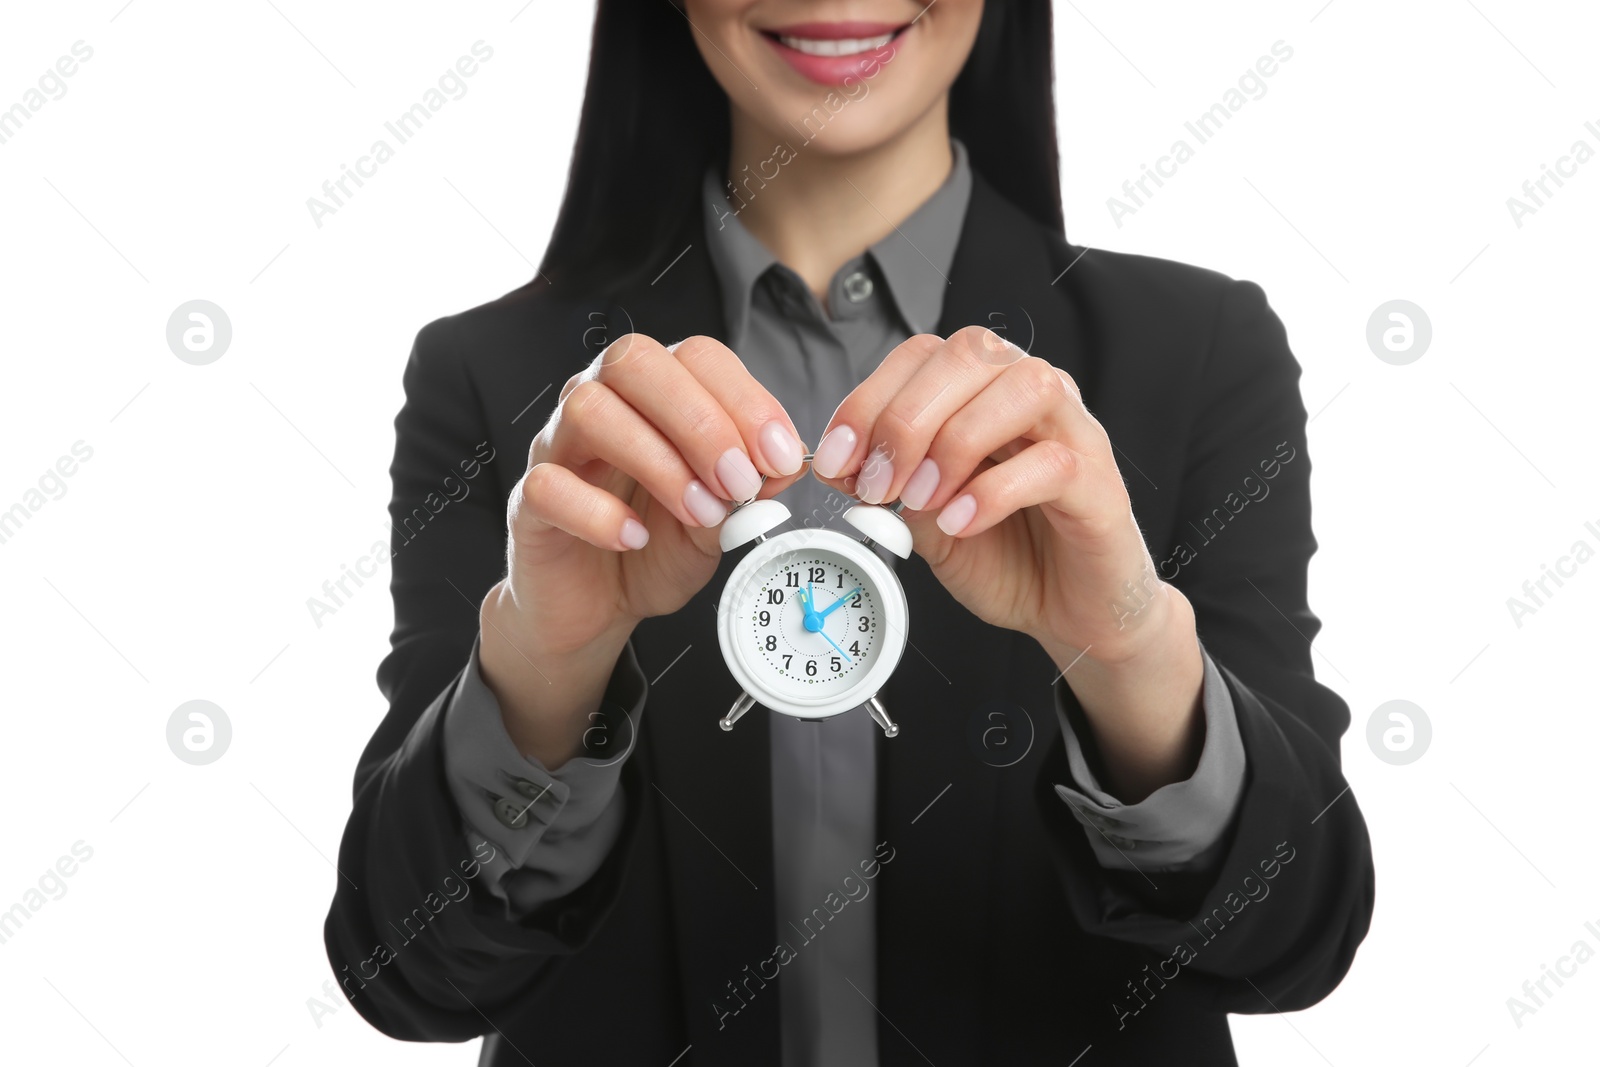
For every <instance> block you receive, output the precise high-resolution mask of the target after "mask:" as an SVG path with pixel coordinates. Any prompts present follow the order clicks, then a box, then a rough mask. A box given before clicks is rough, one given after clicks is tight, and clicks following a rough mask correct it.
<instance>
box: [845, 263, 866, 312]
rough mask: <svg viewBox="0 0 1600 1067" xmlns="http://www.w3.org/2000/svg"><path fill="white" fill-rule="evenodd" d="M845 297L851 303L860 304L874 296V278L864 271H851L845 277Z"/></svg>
mask: <svg viewBox="0 0 1600 1067" xmlns="http://www.w3.org/2000/svg"><path fill="white" fill-rule="evenodd" d="M844 295H845V296H846V297H848V298H849V300H850V303H852V304H859V303H861V302H862V301H863V300H865V299H867V298H868V297H870V296H871V295H872V276H871V275H869V274H868V273H867V272H866V271H864V270H855V271H851V272H850V273H849V274H846V275H845V276H844Z"/></svg>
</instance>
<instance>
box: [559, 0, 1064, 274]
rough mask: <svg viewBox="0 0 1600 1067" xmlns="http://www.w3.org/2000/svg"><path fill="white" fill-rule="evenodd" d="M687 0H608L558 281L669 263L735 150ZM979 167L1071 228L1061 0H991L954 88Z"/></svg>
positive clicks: (1026, 207) (567, 204) (1039, 214)
mask: <svg viewBox="0 0 1600 1067" xmlns="http://www.w3.org/2000/svg"><path fill="white" fill-rule="evenodd" d="M677 3H678V0H599V5H598V8H597V10H596V13H595V22H594V43H593V46H592V48H591V51H590V55H589V78H588V83H587V85H586V87H585V89H584V98H583V112H582V115H581V117H580V119H579V122H578V137H577V143H576V145H575V146H574V148H573V151H572V167H571V170H570V171H569V172H568V174H567V189H566V193H565V195H564V196H563V197H562V200H561V211H560V213H559V214H558V215H557V216H556V224H555V228H554V231H553V232H552V233H551V236H550V244H549V246H548V247H547V248H546V249H545V254H544V261H543V262H542V263H541V264H540V272H541V273H543V274H544V275H545V276H546V277H548V278H549V279H550V281H551V283H552V284H553V285H554V286H555V287H556V288H558V289H559V290H561V291H563V292H567V293H572V294H580V293H581V294H583V295H585V296H595V295H600V294H609V293H614V292H616V291H618V290H620V289H621V288H623V287H625V286H626V285H627V284H629V283H630V282H632V281H633V280H635V279H636V278H637V277H640V276H648V275H647V272H648V273H654V272H655V271H658V270H660V269H661V267H662V266H663V265H665V263H666V261H667V259H670V258H671V256H672V254H673V251H674V249H673V248H672V247H671V246H672V242H673V240H674V238H675V237H676V236H677V233H678V231H679V228H680V227H681V226H682V225H683V220H684V218H685V217H686V216H692V215H697V214H698V209H697V207H696V205H697V201H698V198H699V189H700V179H701V176H702V175H703V174H704V173H705V170H706V168H707V167H708V166H710V165H712V164H713V163H716V164H719V165H726V163H727V157H728V98H727V96H726V95H725V94H724V93H723V91H722V87H721V86H719V85H718V84H717V82H716V80H715V79H714V78H713V77H712V76H711V72H710V71H709V70H708V69H707V68H706V65H705V62H704V61H703V60H702V59H701V57H700V53H699V51H698V50H697V49H696V47H695V43H694V39H693V37H692V34H693V29H692V28H691V27H690V25H689V21H688V18H687V16H686V15H685V14H684V12H683V11H682V10H681V9H680V8H679V7H678V6H677ZM950 130H951V133H952V134H953V135H954V136H956V137H958V138H960V139H961V141H962V142H963V143H964V144H965V145H966V146H967V151H968V158H969V159H970V160H971V164H972V167H973V169H974V170H976V171H977V172H978V173H979V174H981V175H982V176H983V177H984V178H985V179H986V180H987V181H988V182H989V184H991V185H993V186H994V187H995V188H996V189H997V190H998V191H999V192H1000V194H1001V195H1002V196H1004V197H1005V198H1006V199H1008V200H1010V201H1011V202H1012V203H1013V204H1015V205H1016V206H1017V207H1019V208H1021V209H1022V211H1024V212H1025V213H1026V214H1028V215H1029V216H1031V217H1032V218H1033V219H1035V220H1036V221H1037V222H1039V223H1040V224H1041V225H1043V226H1046V227H1049V228H1050V229H1052V230H1054V231H1055V232H1057V233H1062V232H1063V231H1064V228H1065V226H1064V222H1063V220H1062V214H1061V178H1060V155H1059V152H1058V150H1057V147H1056V124H1055V93H1054V84H1053V70H1052V65H1051V26H1050V0H987V2H986V3H985V4H984V10H983V18H982V21H981V23H980V25H979V29H978V37H977V41H976V42H975V43H974V45H973V48H972V54H971V55H970V56H969V57H968V59H967V63H966V66H965V67H963V68H962V71H961V74H960V76H959V77H957V79H956V81H955V84H954V86H952V88H951V92H950Z"/></svg>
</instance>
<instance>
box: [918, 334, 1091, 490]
mask: <svg viewBox="0 0 1600 1067" xmlns="http://www.w3.org/2000/svg"><path fill="white" fill-rule="evenodd" d="M1048 438H1054V439H1057V440H1060V441H1062V442H1063V443H1065V444H1066V445H1067V446H1068V447H1069V448H1071V449H1072V450H1073V451H1074V452H1077V453H1080V454H1081V455H1082V456H1083V457H1085V458H1097V457H1098V456H1099V455H1100V454H1101V453H1102V452H1103V451H1105V450H1106V449H1107V448H1108V447H1109V442H1107V441H1105V437H1104V431H1103V430H1102V429H1101V428H1100V426H1099V424H1098V423H1096V422H1094V420H1093V419H1092V418H1091V417H1090V415H1089V413H1088V411H1086V410H1085V409H1084V407H1083V404H1082V402H1081V401H1079V400H1078V399H1077V395H1076V393H1074V392H1073V391H1072V389H1071V387H1070V383H1069V379H1067V378H1066V376H1065V375H1064V374H1062V372H1060V371H1059V370H1057V369H1056V368H1055V367H1053V366H1051V365H1050V364H1049V363H1047V362H1045V361H1044V360H1042V359H1037V358H1035V357H1032V356H1029V357H1026V358H1024V359H1022V360H1019V361H1017V362H1016V363H1013V364H1011V365H1010V366H1009V367H1007V368H1006V369H1005V371H1004V372H1003V373H1001V374H1000V375H999V376H997V377H996V378H995V379H994V380H993V381H991V382H990V383H989V384H988V385H987V386H985V387H984V389H983V391H982V392H980V393H979V394H978V395H977V396H975V397H973V398H972V399H971V400H970V401H968V402H967V403H966V404H965V405H963V406H962V407H961V409H960V410H959V411H956V412H955V413H954V414H952V415H951V416H950V417H949V418H948V419H946V420H945V421H944V423H943V425H942V426H940V427H938V430H937V432H936V433H935V434H934V435H933V440H932V441H931V442H928V443H927V444H926V445H925V446H922V445H921V442H920V441H913V442H910V443H908V444H906V445H902V446H900V448H901V452H900V454H901V455H905V456H907V457H910V458H911V459H913V460H915V461H916V462H917V466H916V467H915V468H914V469H912V470H911V471H910V472H909V473H908V474H907V475H906V477H905V480H904V482H903V483H899V484H897V485H896V486H894V488H893V489H892V490H891V491H897V492H898V494H899V497H900V499H901V500H903V501H904V502H905V505H906V507H908V508H910V509H911V510H913V511H922V510H925V509H929V508H938V507H942V506H943V505H944V504H945V503H947V502H948V501H949V500H951V499H952V498H953V497H954V496H955V494H956V491H957V490H958V489H959V488H960V487H961V486H962V485H963V484H964V483H965V482H966V481H967V479H968V478H970V477H971V476H972V473H973V472H974V471H975V470H977V469H978V466H979V464H980V463H982V462H983V461H984V460H985V459H986V458H987V457H990V456H995V455H997V454H1010V453H1013V452H1016V451H1020V450H1021V449H1023V448H1025V447H1027V445H1028V444H1029V443H1030V442H1033V441H1041V440H1045V439H1048ZM919 447H922V450H923V452H925V454H922V453H919V451H918V448H919Z"/></svg>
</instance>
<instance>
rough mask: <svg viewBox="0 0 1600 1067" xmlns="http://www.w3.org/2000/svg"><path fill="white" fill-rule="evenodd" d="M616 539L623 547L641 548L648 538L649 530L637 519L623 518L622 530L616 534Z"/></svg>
mask: <svg viewBox="0 0 1600 1067" xmlns="http://www.w3.org/2000/svg"><path fill="white" fill-rule="evenodd" d="M617 540H619V541H621V542H622V547H623V548H643V547H644V544H645V542H646V541H648V540H650V531H649V530H646V529H645V528H644V523H642V522H640V521H639V520H638V519H623V520H622V532H621V533H619V534H618V535H617Z"/></svg>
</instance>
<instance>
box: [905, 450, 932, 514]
mask: <svg viewBox="0 0 1600 1067" xmlns="http://www.w3.org/2000/svg"><path fill="white" fill-rule="evenodd" d="M938 488H939V465H938V464H937V463H935V462H934V461H933V460H931V459H925V460H923V461H922V462H921V463H919V464H917V469H916V470H914V471H912V472H911V477H910V478H908V479H907V480H906V487H905V488H904V489H902V490H900V502H901V503H902V504H904V505H905V506H906V507H908V508H910V509H911V510H912V511H921V510H922V509H923V508H925V507H927V506H928V501H930V500H932V499H933V494H934V491H935V490H936V489H938Z"/></svg>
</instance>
